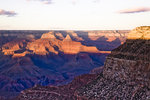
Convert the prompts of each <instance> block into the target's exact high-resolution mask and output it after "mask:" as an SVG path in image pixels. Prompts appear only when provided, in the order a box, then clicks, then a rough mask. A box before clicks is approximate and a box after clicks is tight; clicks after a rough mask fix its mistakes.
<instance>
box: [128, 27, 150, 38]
mask: <svg viewBox="0 0 150 100" xmlns="http://www.w3.org/2000/svg"><path fill="white" fill-rule="evenodd" d="M128 39H144V40H149V39H150V26H141V27H137V28H136V29H134V30H132V31H131V32H130V33H129V34H128Z"/></svg>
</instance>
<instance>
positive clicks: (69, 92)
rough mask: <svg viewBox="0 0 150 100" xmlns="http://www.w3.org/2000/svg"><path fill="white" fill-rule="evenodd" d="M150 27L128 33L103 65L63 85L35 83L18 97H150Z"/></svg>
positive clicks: (146, 99) (105, 99) (27, 99)
mask: <svg viewBox="0 0 150 100" xmlns="http://www.w3.org/2000/svg"><path fill="white" fill-rule="evenodd" d="M149 36H150V26H141V27H137V28H135V29H134V30H132V31H131V32H130V33H129V34H128V38H127V40H126V42H125V43H123V44H122V45H120V46H119V47H117V48H115V49H114V50H112V52H111V54H109V55H108V56H107V57H106V61H105V64H104V66H103V67H101V68H98V67H97V68H96V69H93V70H92V71H91V72H90V74H85V75H81V76H78V77H76V78H74V80H73V81H72V82H71V83H69V84H66V85H63V86H55V87H54V86H35V87H33V88H30V89H27V90H24V91H22V92H21V94H20V95H19V96H18V97H17V98H15V99H16V100H35V99H37V100H149V99H150V84H149V83H150V51H149V50H150V39H149Z"/></svg>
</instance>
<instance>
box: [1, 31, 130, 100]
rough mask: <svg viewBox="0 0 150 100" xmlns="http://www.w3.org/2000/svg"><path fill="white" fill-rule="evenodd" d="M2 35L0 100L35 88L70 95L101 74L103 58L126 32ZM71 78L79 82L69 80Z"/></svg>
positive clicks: (27, 32) (2, 33)
mask: <svg viewBox="0 0 150 100" xmlns="http://www.w3.org/2000/svg"><path fill="white" fill-rule="evenodd" d="M5 32H8V31H0V41H3V42H1V45H0V47H1V49H0V98H4V99H10V98H12V97H15V96H17V95H18V94H19V93H20V92H21V91H23V90H25V89H28V88H32V87H37V86H41V88H42V86H48V87H49V86H50V88H52V89H53V87H56V88H57V86H60V87H61V86H62V87H61V89H62V90H63V89H65V88H66V89H68V87H70V88H73V89H72V90H71V91H72V92H71V91H69V92H68V93H70V92H71V93H72V94H73V93H74V91H75V90H76V89H77V88H78V87H80V86H83V85H85V84H86V83H89V81H91V80H93V79H95V77H96V75H97V74H98V73H101V72H102V70H103V67H100V66H103V65H104V61H105V58H106V56H107V55H109V54H110V52H111V50H113V49H114V48H116V47H117V46H119V45H121V44H122V43H124V42H125V40H126V37H127V33H128V32H129V31H126V30H125V31H123V30H122V31H120V30H118V31H50V32H47V31H46V33H44V34H42V32H43V31H40V32H36V31H18V32H17V31H9V32H10V33H9V34H8V33H7V34H6V33H5ZM11 32H12V33H11ZM13 32H14V33H13ZM19 32H20V33H19ZM23 32H25V33H23ZM32 32H35V33H34V34H32ZM99 67H100V68H99ZM88 73H92V75H88ZM95 73H96V75H95ZM82 74H87V75H85V76H84V75H83V76H82ZM77 76H78V77H77ZM75 77H77V78H76V80H78V81H79V82H77V83H76V81H72V80H73V79H74V78H75ZM86 77H87V78H88V79H87V80H86ZM71 81H72V82H71ZM70 82H71V83H70ZM74 82H75V83H74ZM81 82H83V84H80V83H81ZM68 83H69V84H70V86H68V85H65V84H68ZM76 84H80V85H78V86H76ZM63 85H65V86H63ZM57 89H58V90H57V91H59V90H61V89H59V88H57ZM65 91H67V90H65ZM63 93H65V92H63ZM63 93H62V94H63ZM72 94H71V95H70V96H72ZM66 98H67V97H66Z"/></svg>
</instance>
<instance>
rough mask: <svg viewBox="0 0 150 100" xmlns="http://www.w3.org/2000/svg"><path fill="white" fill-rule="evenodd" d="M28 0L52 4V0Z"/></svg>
mask: <svg viewBox="0 0 150 100" xmlns="http://www.w3.org/2000/svg"><path fill="white" fill-rule="evenodd" d="M27 1H39V2H41V3H43V4H52V0H27Z"/></svg>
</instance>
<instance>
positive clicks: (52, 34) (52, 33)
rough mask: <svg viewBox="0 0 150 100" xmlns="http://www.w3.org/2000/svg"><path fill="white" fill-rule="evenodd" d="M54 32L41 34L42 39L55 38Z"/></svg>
mask: <svg viewBox="0 0 150 100" xmlns="http://www.w3.org/2000/svg"><path fill="white" fill-rule="evenodd" d="M55 38H56V37H55V36H54V32H48V33H45V34H43V35H42V36H41V39H55Z"/></svg>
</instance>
